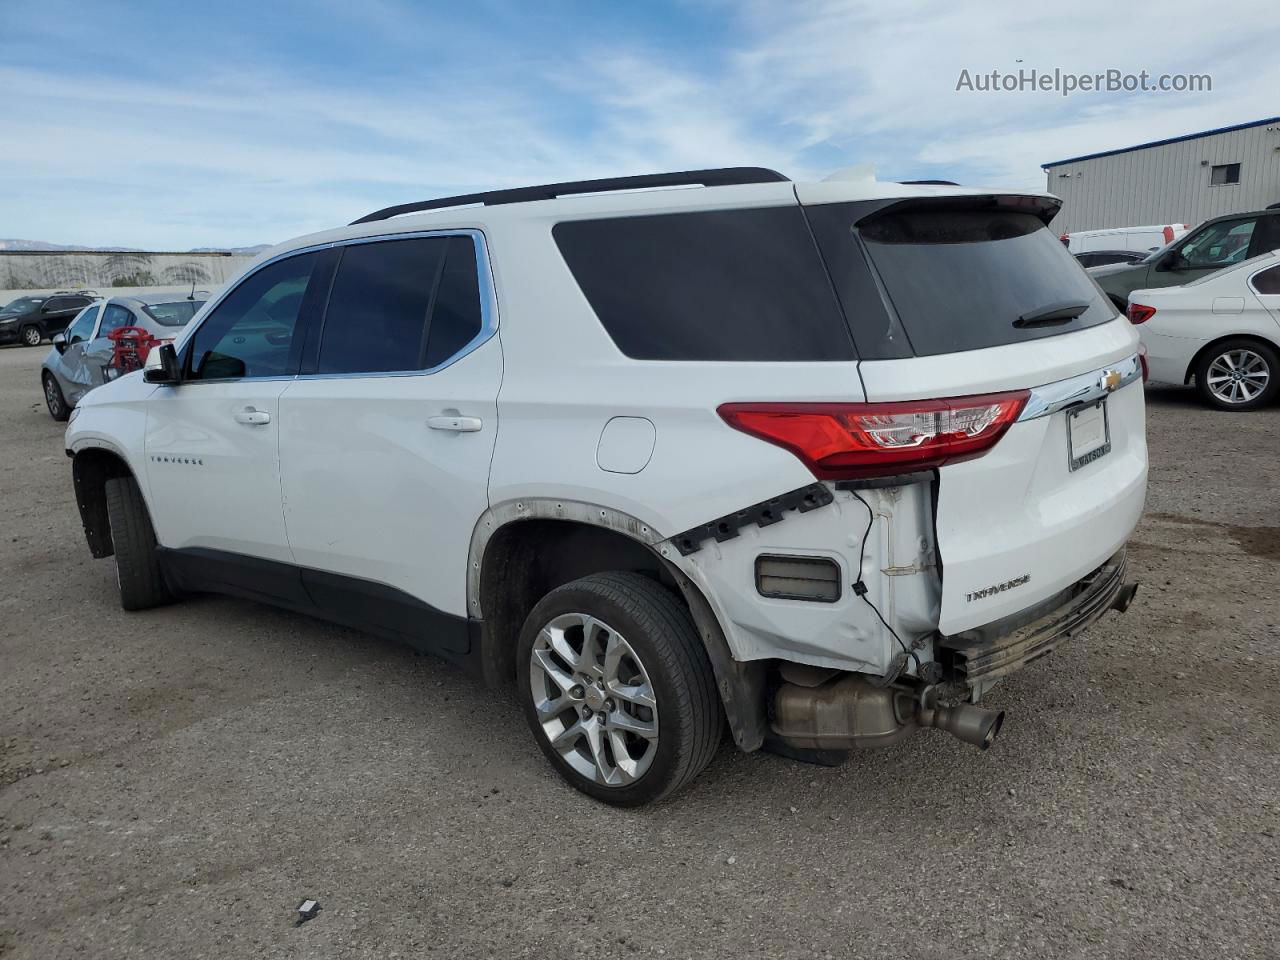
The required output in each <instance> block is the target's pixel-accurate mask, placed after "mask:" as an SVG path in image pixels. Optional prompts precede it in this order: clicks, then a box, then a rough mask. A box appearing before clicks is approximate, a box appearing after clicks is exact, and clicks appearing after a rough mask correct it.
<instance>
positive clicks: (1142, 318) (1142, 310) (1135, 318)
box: [1128, 303, 1156, 323]
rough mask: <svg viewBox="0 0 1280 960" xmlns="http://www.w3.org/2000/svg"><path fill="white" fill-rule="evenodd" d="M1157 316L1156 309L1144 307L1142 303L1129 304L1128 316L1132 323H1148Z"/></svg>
mask: <svg viewBox="0 0 1280 960" xmlns="http://www.w3.org/2000/svg"><path fill="white" fill-rule="evenodd" d="M1155 315H1156V308H1155V307H1144V306H1143V305H1142V304H1140V303H1131V304H1129V310H1128V316H1129V322H1130V323H1146V322H1147V321H1148V320H1150V319H1151V318H1152V317H1154V316H1155Z"/></svg>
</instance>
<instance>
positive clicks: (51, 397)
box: [40, 291, 208, 420]
mask: <svg viewBox="0 0 1280 960" xmlns="http://www.w3.org/2000/svg"><path fill="white" fill-rule="evenodd" d="M197 298H198V299H197ZM207 298H208V294H207V293H204V292H203V291H199V292H196V293H195V294H194V295H193V297H186V298H184V297H182V296H181V295H179V294H174V293H155V294H148V295H144V296H138V297H112V298H111V299H110V300H98V301H96V302H94V303H91V304H89V306H87V307H85V308H84V309H83V310H81V311H80V313H79V314H78V315H77V316H76V318H75V319H74V320H73V321H72V322H71V325H70V326H68V327H67V330H66V332H65V333H61V334H58V335H57V336H56V337H54V338H53V349H52V350H50V351H49V356H47V357H45V360H44V365H43V367H42V368H41V370H40V381H41V387H42V388H43V390H44V399H45V404H46V405H47V406H48V407H49V415H50V416H51V417H53V419H55V420H66V419H67V417H68V416H70V414H71V408H72V407H74V406H75V405H76V404H77V403H79V402H80V399H81V397H83V396H84V395H85V394H86V393H88V392H89V391H90V390H92V389H93V388H94V387H100V386H102V384H104V383H106V382H107V381H108V380H109V379H111V378H112V377H114V376H117V375H118V373H119V371H117V370H116V369H115V368H113V367H112V366H111V358H112V355H113V352H114V348H115V344H114V343H113V342H112V340H111V339H110V337H109V334H110V333H111V332H112V331H114V330H119V329H121V328H122V327H141V328H142V329H143V330H146V331H147V332H148V333H149V334H151V336H153V337H156V338H157V339H160V340H172V339H173V338H174V337H176V336H177V335H178V333H179V332H180V331H181V330H182V328H183V327H185V326H186V325H187V324H188V323H189V322H190V320H191V318H192V317H193V316H195V314H196V311H197V310H199V309H200V308H201V307H202V306H204V303H205V300H206V299H207Z"/></svg>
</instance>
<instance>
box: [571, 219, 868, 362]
mask: <svg viewBox="0 0 1280 960" xmlns="http://www.w3.org/2000/svg"><path fill="white" fill-rule="evenodd" d="M552 235H553V236H554V237H555V241H556V244H557V246H558V247H559V248H560V253H561V255H562V256H563V257H564V259H565V262H566V263H567V264H568V265H569V269H570V271H571V272H572V273H573V276H574V279H575V280H577V282H578V286H579V287H580V288H581V289H582V292H583V294H584V295H585V296H586V298H587V301H588V302H589V303H590V304H591V307H592V309H593V310H594V311H595V313H596V316H597V317H599V319H600V322H601V324H603V326H604V328H605V330H606V331H607V332H608V334H609V336H610V337H611V338H613V342H614V343H615V344H617V346H618V349H619V350H621V351H622V352H623V353H624V354H626V355H627V356H628V357H631V358H633V359H636V360H735V361H752V360H773V361H777V360H783V361H786V360H790V361H804V360H852V359H854V350H853V341H852V339H851V338H850V335H849V328H848V326H847V324H846V323H845V321H844V318H843V316H842V315H841V313H840V309H839V306H838V304H837V302H836V299H835V295H834V293H833V291H832V289H831V283H830V280H828V278H827V276H826V273H825V271H824V269H823V265H822V260H821V257H820V256H819V253H818V250H817V248H816V247H815V245H814V242H813V238H812V237H811V235H810V233H809V229H808V227H807V226H806V224H805V220H804V214H803V212H802V211H801V210H800V208H799V207H798V206H790V207H772V208H765V209H748V210H719V211H700V212H697V213H673V214H658V215H653V216H640V217H620V218H610V219H604V220H574V221H565V222H562V223H558V224H556V226H555V228H554V229H553V231H552Z"/></svg>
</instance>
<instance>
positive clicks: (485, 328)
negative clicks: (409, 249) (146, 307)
mask: <svg viewBox="0 0 1280 960" xmlns="http://www.w3.org/2000/svg"><path fill="white" fill-rule="evenodd" d="M424 237H470V238H471V242H472V244H473V245H474V246H475V252H476V280H477V282H476V286H477V287H478V288H479V290H480V330H479V331H478V332H477V333H476V335H475V336H474V337H472V338H471V339H470V340H469V341H468V342H467V343H466V344H464V345H463V347H462V348H461V349H460V350H458V352H457V353H455V354H453V356H451V357H449V359H448V360H445V361H444V362H443V363H438V364H436V365H435V366H434V367H429V368H427V369H425V370H380V371H374V372H370V373H305V374H282V375H279V376H271V377H220V378H217V379H209V380H184V381H182V383H180V384H179V386H187V385H189V384H197V383H241V382H244V381H252V382H253V383H266V382H269V381H273V380H277V381H278V380H290V381H291V380H354V379H369V378H370V377H426V376H430V375H431V374H433V373H437V372H439V371H441V370H443V369H445V368H446V367H449V366H452V365H453V364H455V363H457V362H458V361H459V360H461V359H462V358H463V357H465V356H467V355H468V354H471V353H474V352H475V351H476V350H478V349H479V348H480V347H482V346H483V345H484V344H485V343H486V342H488V341H489V340H490V339H491V338H492V337H493V335H494V334H495V333H497V332H498V298H497V292H496V285H495V283H494V279H493V266H492V264H491V262H490V260H489V247H488V239H487V238H486V237H485V235H484V231H483V230H478V229H475V228H472V227H454V228H452V229H445V230H415V231H412V232H409V233H386V234H376V235H373V236H364V237H349V238H347V239H346V240H331V241H329V242H328V243H317V244H312V245H310V246H306V247H296V248H294V249H292V250H286V251H284V252H283V253H278V254H276V255H275V256H274V257H271V258H269V259H267V260H264V261H262V263H260V264H258V265H257V266H256V267H254V268H253V269H252V270H249V271H248V272H246V273H244V274H242V275H241V276H240V277H239V278H237V280H236V282H235V284H234V285H228V286H227V287H226V288H225V289H224V290H223V291H222V292H221V293H219V294H218V296H217V297H214V298H213V299H211V300H210V301H209V302H208V303H206V304H205V306H204V308H203V313H204V315H203V316H200V317H199V321H200V322H199V323H198V324H197V323H196V322H195V320H196V318H195V317H193V318H192V322H191V323H189V324H187V327H186V329H185V330H183V335H182V337H181V339H180V340H177V341H175V343H174V349H175V350H177V351H178V352H179V353H181V352H182V351H183V350H185V349H186V348H187V344H188V342H189V341H190V340H191V338H192V337H194V336H195V335H196V333H197V332H199V329H200V327H202V326H204V324H205V322H206V321H207V320H208V318H209V317H210V316H212V315H213V312H214V311H215V310H216V309H217V308H218V305H219V304H221V303H222V301H223V300H225V299H226V298H227V297H228V296H230V295H231V293H232V292H234V291H235V290H236V288H238V287H239V286H240V285H241V284H243V283H244V282H245V281H247V280H248V279H249V278H250V277H252V276H253V275H254V274H256V273H257V272H258V271H259V270H264V269H266V268H267V267H269V266H271V265H272V264H274V263H279V262H280V261H281V260H287V259H288V258H289V257H297V256H302V255H303V254H307V253H319V252H321V251H324V250H332V249H335V248H337V247H351V246H356V245H357V244H365V243H382V242H384V241H389V240H417V239H420V238H424ZM197 316H199V315H197Z"/></svg>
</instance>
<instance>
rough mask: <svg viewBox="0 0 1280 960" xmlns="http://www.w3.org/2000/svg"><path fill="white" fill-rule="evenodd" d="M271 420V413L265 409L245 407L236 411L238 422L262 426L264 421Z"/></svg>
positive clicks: (268, 421)
mask: <svg viewBox="0 0 1280 960" xmlns="http://www.w3.org/2000/svg"><path fill="white" fill-rule="evenodd" d="M270 422H271V414H269V413H267V411H265V410H255V409H253V407H245V408H244V409H243V410H237V411H236V423H247V424H249V425H251V426H260V425H262V424H264V423H270Z"/></svg>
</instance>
